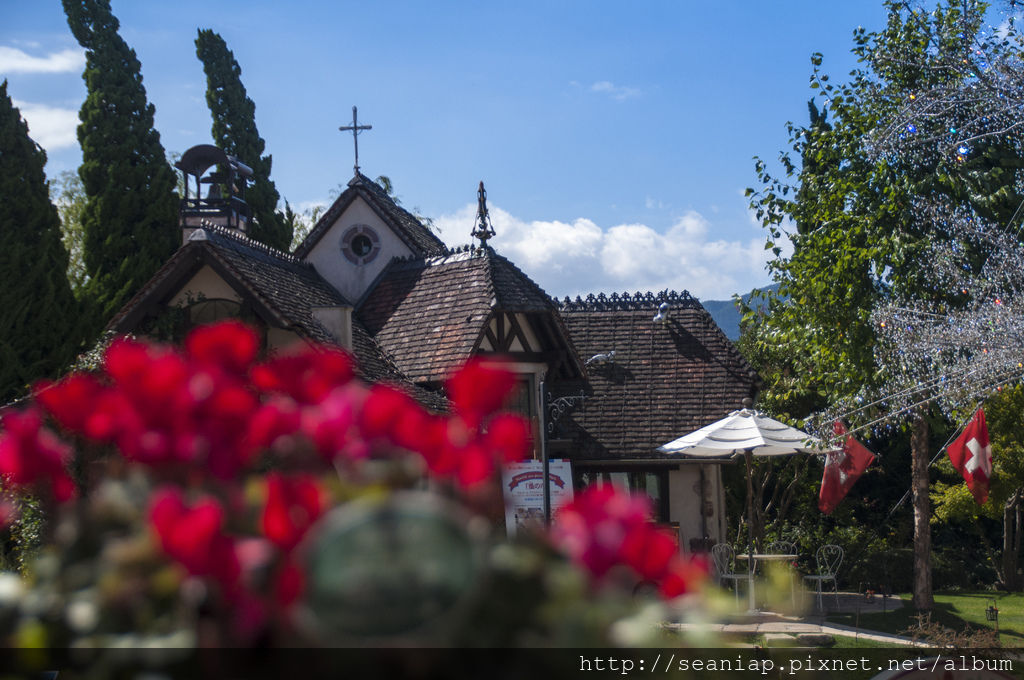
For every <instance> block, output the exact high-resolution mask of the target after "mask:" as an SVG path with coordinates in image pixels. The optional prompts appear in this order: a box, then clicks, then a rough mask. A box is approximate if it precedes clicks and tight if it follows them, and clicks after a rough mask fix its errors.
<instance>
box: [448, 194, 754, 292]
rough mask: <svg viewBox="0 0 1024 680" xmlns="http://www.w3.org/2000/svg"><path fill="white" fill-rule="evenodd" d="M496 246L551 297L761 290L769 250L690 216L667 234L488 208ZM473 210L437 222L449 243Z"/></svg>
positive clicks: (465, 230) (460, 237) (459, 236)
mask: <svg viewBox="0 0 1024 680" xmlns="http://www.w3.org/2000/svg"><path fill="white" fill-rule="evenodd" d="M490 215H491V222H492V224H493V225H494V230H495V231H496V232H497V236H495V237H494V239H493V240H492V241H491V243H492V244H493V245H494V248H495V249H496V250H497V251H498V252H499V253H501V254H502V255H504V256H505V257H507V258H509V259H510V260H512V261H513V262H514V263H515V264H516V265H518V266H519V267H520V268H521V269H522V270H523V271H524V272H526V273H527V274H528V275H529V276H531V277H532V278H533V279H534V280H535V281H536V282H537V283H538V284H540V286H541V287H542V288H544V290H546V291H547V292H548V293H550V294H551V295H555V296H558V297H563V296H565V295H568V296H570V297H575V296H576V295H586V294H587V293H598V292H604V293H612V292H623V291H628V292H636V291H648V290H649V291H653V292H657V291H660V290H665V289H671V290H678V291H682V290H688V291H690V292H691V293H693V294H694V295H696V296H697V297H699V298H702V299H708V300H714V299H728V298H730V297H731V296H732V294H733V293H745V292H747V291H749V290H750V289H751V288H754V287H757V286H762V285H765V284H766V283H767V282H768V275H767V274H766V273H765V270H764V265H765V263H766V262H767V261H768V258H769V256H770V254H771V253H770V251H765V250H764V238H763V237H762V236H761V235H758V236H757V237H756V238H751V239H749V240H748V241H746V242H743V241H728V240H725V239H717V240H711V239H709V236H708V234H711V233H714V231H715V229H714V228H713V225H712V224H711V223H709V222H708V220H707V219H706V218H705V217H704V216H703V215H701V214H700V213H697V212H695V211H690V212H688V213H686V214H685V215H683V216H682V217H680V218H679V219H678V220H676V222H675V224H673V225H672V226H671V227H670V228H669V229H668V230H667V231H666V232H665V233H661V232H658V231H656V230H655V229H652V228H651V227H649V226H647V225H644V224H619V225H615V226H612V227H609V228H607V229H603V228H601V227H600V226H598V225H597V224H595V223H594V222H593V221H592V220H589V219H586V218H578V219H576V220H573V221H572V222H560V221H531V222H526V221H523V220H520V219H518V218H516V217H514V216H512V215H510V214H509V213H508V212H506V211H504V210H502V209H501V208H498V207H495V206H491V209H490ZM475 216H476V206H474V205H467V206H466V207H464V208H463V209H461V210H459V211H458V212H456V213H454V214H452V215H444V216H442V217H439V218H437V219H436V220H435V221H434V224H435V226H436V227H438V229H439V230H440V234H441V238H442V239H443V240H444V241H445V242H446V243H448V244H449V245H452V246H454V245H459V244H463V243H468V242H469V240H470V239H469V233H470V231H471V230H472V228H473V220H474V218H475Z"/></svg>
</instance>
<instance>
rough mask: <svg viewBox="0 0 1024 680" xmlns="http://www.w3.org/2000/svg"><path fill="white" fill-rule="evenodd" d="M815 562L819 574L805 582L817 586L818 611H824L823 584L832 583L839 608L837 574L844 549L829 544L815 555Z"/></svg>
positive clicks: (813, 575) (811, 575) (805, 577)
mask: <svg viewBox="0 0 1024 680" xmlns="http://www.w3.org/2000/svg"><path fill="white" fill-rule="evenodd" d="M814 557H815V561H816V562H817V563H818V573H817V574H808V575H807V576H804V580H805V581H810V582H812V583H813V584H814V585H815V590H816V592H817V594H818V610H819V611H824V608H823V605H822V602H821V587H822V583H825V582H826V581H832V589H833V591H834V592H835V596H836V607H837V608H838V607H839V584H838V582H837V581H836V574H837V573H838V572H839V565H840V564H842V563H843V549H842V548H841V547H839V546H838V545H833V544H828V545H823V546H821V547H820V548H818V552H817V553H816V554H815V556H814Z"/></svg>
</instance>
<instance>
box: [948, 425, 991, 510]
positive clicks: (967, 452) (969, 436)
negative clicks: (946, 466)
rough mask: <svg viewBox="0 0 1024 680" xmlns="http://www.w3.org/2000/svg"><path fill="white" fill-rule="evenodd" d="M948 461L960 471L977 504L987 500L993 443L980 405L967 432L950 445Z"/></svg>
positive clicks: (982, 503) (965, 430)
mask: <svg viewBox="0 0 1024 680" xmlns="http://www.w3.org/2000/svg"><path fill="white" fill-rule="evenodd" d="M947 450H948V451H949V461H950V462H951V463H953V467H955V468H956V469H957V470H959V471H960V474H961V475H963V477H964V481H966V482H967V488H968V489H970V490H971V493H972V494H973V495H974V500H975V502H976V503H977V504H978V505H984V503H985V501H987V500H988V482H989V480H990V479H991V478H992V445H991V444H990V443H989V440H988V427H987V426H986V425H985V412H984V411H983V410H981V409H980V408H979V409H978V410H977V412H976V413H975V414H974V417H973V418H971V422H969V423H968V424H967V427H965V428H964V431H963V432H962V433H961V434H960V436H959V437H957V438H956V441H955V442H953V443H952V444H950V445H949V448H948V449H947Z"/></svg>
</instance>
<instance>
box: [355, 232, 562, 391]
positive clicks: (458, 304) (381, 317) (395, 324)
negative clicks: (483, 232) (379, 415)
mask: <svg viewBox="0 0 1024 680" xmlns="http://www.w3.org/2000/svg"><path fill="white" fill-rule="evenodd" d="M555 310H556V307H555V303H554V301H553V300H552V299H551V298H550V297H549V296H548V295H547V294H546V293H545V292H544V291H543V289H541V288H540V286H538V285H537V284H536V283H534V281H533V280H532V279H530V277H528V276H527V275H526V274H524V273H523V272H522V271H520V270H519V269H518V268H517V267H516V266H515V265H514V264H512V263H511V262H509V261H508V260H507V259H505V258H504V257H502V256H501V255H498V254H497V253H496V252H494V250H493V249H491V248H489V247H487V248H482V249H481V248H472V247H469V246H466V247H464V248H462V249H458V250H456V251H453V252H452V253H451V254H449V255H446V256H443V257H434V258H405V259H396V260H394V261H392V262H391V263H390V264H389V265H388V267H387V268H386V269H385V270H384V271H383V272H382V273H381V276H380V277H379V278H378V281H377V282H376V283H375V285H374V286H373V287H372V288H371V290H370V292H369V293H368V295H367V296H366V298H365V299H364V300H363V301H362V302H361V303H360V304H359V307H358V310H357V311H358V316H359V317H360V319H362V321H363V322H364V323H365V324H366V328H367V330H369V332H370V333H371V334H372V335H373V337H374V339H375V340H376V341H377V343H378V344H379V345H380V346H381V348H383V349H384V351H386V352H387V353H388V355H389V356H391V357H392V358H393V359H394V361H395V364H396V365H397V366H398V368H399V369H400V370H401V371H402V372H403V373H404V374H406V375H408V376H409V377H410V378H411V379H413V380H416V381H428V382H429V381H439V380H442V379H443V378H444V377H445V375H446V374H447V372H448V371H449V370H450V369H451V368H452V367H453V366H456V365H458V364H460V363H462V362H464V361H465V360H467V359H468V358H469V357H470V356H471V355H472V354H473V352H474V351H475V350H476V349H477V348H478V347H479V345H480V340H481V338H482V337H483V332H484V327H485V324H486V323H487V321H488V320H489V318H490V316H491V314H492V312H494V311H502V312H514V313H526V314H536V315H538V317H539V319H538V320H540V319H543V322H542V324H540V326H541V329H542V330H543V331H544V332H546V333H549V336H557V338H550V337H549V339H552V340H553V341H554V342H557V343H559V344H560V345H562V346H565V345H568V346H569V347H570V348H571V347H572V344H571V341H570V340H569V337H568V334H567V332H566V330H565V328H564V326H563V325H562V323H561V320H560V319H559V317H558V314H557V313H556V311H555ZM572 354H573V356H572V357H571V358H570V361H573V362H574V363H575V364H578V363H579V361H578V357H577V356H576V355H575V353H574V352H572ZM577 373H582V369H580V370H579V371H578V372H577Z"/></svg>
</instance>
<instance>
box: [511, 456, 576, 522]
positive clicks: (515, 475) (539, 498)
mask: <svg viewBox="0 0 1024 680" xmlns="http://www.w3.org/2000/svg"><path fill="white" fill-rule="evenodd" d="M543 479H544V464H543V463H542V462H541V461H539V460H524V461H520V462H518V463H510V464H509V465H507V466H505V468H504V469H503V470H502V474H501V488H502V491H503V492H504V496H505V528H506V530H507V531H508V535H509V537H510V538H511V537H513V536H515V535H516V532H517V531H518V530H519V528H520V527H523V526H527V525H530V524H538V525H543V524H544V484H543ZM548 480H549V484H550V489H551V516H552V517H554V516H555V512H556V511H557V510H558V508H560V507H562V506H563V505H564V504H566V503H568V502H569V501H571V500H572V466H571V465H570V464H569V461H568V460H562V459H555V460H549V461H548Z"/></svg>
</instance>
